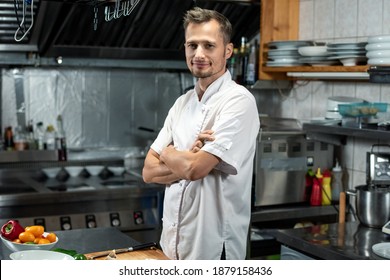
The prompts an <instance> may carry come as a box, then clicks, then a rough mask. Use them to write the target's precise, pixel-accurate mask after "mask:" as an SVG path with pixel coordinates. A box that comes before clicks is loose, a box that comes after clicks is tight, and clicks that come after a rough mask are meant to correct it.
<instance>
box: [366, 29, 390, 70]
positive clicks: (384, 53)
mask: <svg viewBox="0 0 390 280" xmlns="http://www.w3.org/2000/svg"><path fill="white" fill-rule="evenodd" d="M367 41H368V44H367V45H366V50H367V54H366V56H367V58H368V61H367V63H368V64H370V65H390V35H380V36H372V37H369V38H368V40H367Z"/></svg>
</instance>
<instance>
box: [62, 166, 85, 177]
mask: <svg viewBox="0 0 390 280" xmlns="http://www.w3.org/2000/svg"><path fill="white" fill-rule="evenodd" d="M83 169H84V167H82V166H66V167H65V170H66V172H68V174H69V175H70V176H71V177H77V176H79V174H80V172H81V171H82V170H83Z"/></svg>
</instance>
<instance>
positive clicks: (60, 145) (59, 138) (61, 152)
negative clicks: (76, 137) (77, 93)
mask: <svg viewBox="0 0 390 280" xmlns="http://www.w3.org/2000/svg"><path fill="white" fill-rule="evenodd" d="M56 147H57V151H58V160H59V161H66V160H67V150H66V137H65V131H64V126H63V123H62V117H61V115H58V116H57V133H56Z"/></svg>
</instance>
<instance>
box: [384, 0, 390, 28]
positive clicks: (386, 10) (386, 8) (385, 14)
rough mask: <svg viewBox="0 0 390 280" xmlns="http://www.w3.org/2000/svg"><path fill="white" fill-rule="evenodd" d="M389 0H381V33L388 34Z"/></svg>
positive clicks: (389, 21) (389, 26)
mask: <svg viewBox="0 0 390 280" xmlns="http://www.w3.org/2000/svg"><path fill="white" fill-rule="evenodd" d="M389 23H390V1H389V0H385V1H383V23H382V28H383V30H382V34H390V24H389Z"/></svg>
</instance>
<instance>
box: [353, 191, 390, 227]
mask: <svg viewBox="0 0 390 280" xmlns="http://www.w3.org/2000/svg"><path fill="white" fill-rule="evenodd" d="M347 194H349V195H352V196H356V199H355V201H356V214H357V217H358V219H359V221H360V223H362V224H363V225H365V226H368V227H372V228H381V227H382V226H383V225H384V224H385V223H386V222H388V221H389V220H390V187H389V186H375V185H361V186H357V187H355V190H348V191H347Z"/></svg>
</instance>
